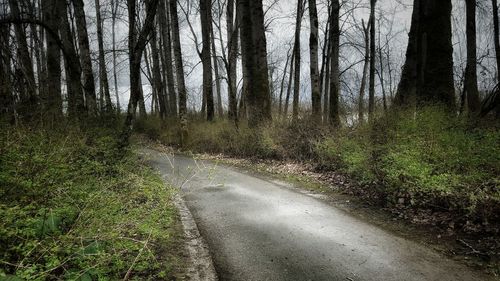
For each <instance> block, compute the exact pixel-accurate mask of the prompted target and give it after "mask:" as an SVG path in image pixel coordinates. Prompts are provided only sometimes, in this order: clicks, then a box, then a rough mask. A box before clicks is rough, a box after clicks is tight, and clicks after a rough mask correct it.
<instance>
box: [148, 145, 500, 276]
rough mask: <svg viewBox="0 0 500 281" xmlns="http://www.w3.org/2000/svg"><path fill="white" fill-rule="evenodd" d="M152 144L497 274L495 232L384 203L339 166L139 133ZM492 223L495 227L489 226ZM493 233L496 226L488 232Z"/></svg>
mask: <svg viewBox="0 0 500 281" xmlns="http://www.w3.org/2000/svg"><path fill="white" fill-rule="evenodd" d="M140 139H141V142H143V143H145V142H147V143H148V145H149V146H150V147H153V148H154V149H156V150H160V151H163V152H167V153H180V154H184V155H189V156H191V157H194V158H196V159H203V160H210V161H212V162H214V163H221V164H224V165H230V166H234V167H239V168H242V169H246V170H250V171H254V172H257V173H259V174H262V175H265V176H267V177H270V178H274V179H276V180H280V181H286V182H289V183H293V184H294V185H295V186H297V187H299V188H300V189H303V190H307V191H309V192H313V193H315V194H320V195H321V196H322V199H323V200H326V201H328V202H329V203H330V204H333V205H334V206H335V207H336V208H339V209H342V210H344V211H347V212H348V213H349V214H351V215H353V216H355V217H358V218H361V219H363V220H365V221H369V222H370V223H371V224H374V225H376V226H378V227H381V228H383V229H385V230H387V231H390V232H392V233H395V234H396V235H398V236H401V237H404V238H408V239H410V240H412V241H417V242H419V243H420V244H425V245H428V246H429V247H431V248H433V249H435V250H436V251H438V252H440V253H442V254H443V255H445V256H447V257H449V258H452V259H453V260H458V261H460V262H462V263H465V264H467V265H468V266H470V267H472V268H475V269H479V270H482V271H485V272H487V273H488V274H490V275H492V276H497V277H498V276H499V275H500V241H499V240H498V237H496V236H492V235H490V234H489V233H491V232H489V233H483V232H481V231H478V229H476V228H475V227H474V225H473V224H471V225H470V229H468V228H460V229H456V228H455V222H456V221H457V220H460V219H463V218H457V216H456V214H454V213H453V212H450V211H446V210H443V211H441V212H438V211H435V210H433V211H430V210H426V209H419V208H411V207H407V206H406V205H405V204H403V202H401V204H396V205H393V206H387V205H384V206H382V205H381V204H380V202H378V199H377V195H376V194H373V193H371V192H367V190H371V189H369V188H366V185H363V184H360V183H359V182H357V181H356V180H354V179H352V178H351V177H349V176H348V175H346V174H344V173H341V172H337V171H331V170H329V171H323V170H318V168H317V165H315V164H314V163H308V162H299V161H291V160H272V159H259V158H251V159H248V158H238V157H233V156H228V155H224V154H208V153H197V154H193V153H191V152H186V151H180V150H178V149H177V148H172V147H169V146H164V145H162V144H160V143H159V142H154V141H149V140H146V137H140ZM491 227H498V226H496V225H492V226H491ZM492 232H493V233H495V231H492Z"/></svg>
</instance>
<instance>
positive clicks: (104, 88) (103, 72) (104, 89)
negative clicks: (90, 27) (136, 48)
mask: <svg viewBox="0 0 500 281" xmlns="http://www.w3.org/2000/svg"><path fill="white" fill-rule="evenodd" d="M95 11H96V12H95V14H96V21H97V43H98V49H99V50H98V51H99V81H100V87H99V92H100V94H101V96H104V101H105V104H106V106H105V109H106V112H108V113H111V112H112V111H113V107H112V103H111V95H110V94H109V82H108V71H107V69H106V59H105V57H104V40H103V35H102V26H103V23H104V21H103V20H102V18H101V3H100V0H95Z"/></svg>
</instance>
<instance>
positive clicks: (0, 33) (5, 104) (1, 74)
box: [0, 24, 16, 124]
mask: <svg viewBox="0 0 500 281" xmlns="http://www.w3.org/2000/svg"><path fill="white" fill-rule="evenodd" d="M9 28H10V27H9V25H7V24H4V25H0V50H5V51H2V55H0V121H4V120H6V121H8V122H9V123H11V124H14V123H15V120H16V119H15V115H14V93H13V92H12V82H11V74H10V72H11V70H10V58H11V57H12V55H11V54H10V51H9V43H10V42H9V41H10V40H9Z"/></svg>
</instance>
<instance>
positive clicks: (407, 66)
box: [394, 0, 421, 107]
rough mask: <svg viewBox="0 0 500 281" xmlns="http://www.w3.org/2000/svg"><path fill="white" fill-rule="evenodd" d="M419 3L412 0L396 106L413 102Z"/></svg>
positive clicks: (415, 87) (415, 79)
mask: <svg viewBox="0 0 500 281" xmlns="http://www.w3.org/2000/svg"><path fill="white" fill-rule="evenodd" d="M420 5H421V0H414V1H413V12H412V16H411V27H410V32H409V33H408V46H407V47H406V60H405V63H404V65H403V70H402V73H401V79H400V81H399V84H398V88H397V90H396V96H395V98H394V104H395V105H397V106H403V107H406V106H411V105H412V104H414V103H415V98H416V93H417V60H418V54H417V49H418V37H419V30H420V16H419V15H420Z"/></svg>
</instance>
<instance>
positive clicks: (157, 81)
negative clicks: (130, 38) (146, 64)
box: [150, 3, 167, 119]
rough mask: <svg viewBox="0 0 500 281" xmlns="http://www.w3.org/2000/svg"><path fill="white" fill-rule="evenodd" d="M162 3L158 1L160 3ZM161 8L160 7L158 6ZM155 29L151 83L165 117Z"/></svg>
mask: <svg viewBox="0 0 500 281" xmlns="http://www.w3.org/2000/svg"><path fill="white" fill-rule="evenodd" d="M162 4H163V3H160V5H162ZM160 10H161V7H160ZM161 16H162V14H161V12H160V13H159V17H158V18H160V17H161ZM157 37H158V36H157V30H156V28H155V29H153V32H152V36H151V42H150V44H151V55H152V57H153V83H154V93H155V95H156V97H157V99H158V103H159V105H160V106H159V108H160V117H161V118H162V119H164V118H165V117H167V109H166V102H165V97H164V96H163V83H162V81H161V80H162V79H161V71H160V55H159V51H158V42H157V41H158V40H157Z"/></svg>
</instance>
